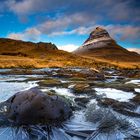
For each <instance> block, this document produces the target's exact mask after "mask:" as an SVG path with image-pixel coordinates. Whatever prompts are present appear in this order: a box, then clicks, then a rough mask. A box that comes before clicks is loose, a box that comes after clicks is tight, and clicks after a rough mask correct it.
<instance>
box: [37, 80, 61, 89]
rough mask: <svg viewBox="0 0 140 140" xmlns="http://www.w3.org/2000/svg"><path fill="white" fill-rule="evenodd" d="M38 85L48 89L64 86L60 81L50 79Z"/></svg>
mask: <svg viewBox="0 0 140 140" xmlns="http://www.w3.org/2000/svg"><path fill="white" fill-rule="evenodd" d="M38 84H39V85H40V86H48V87H53V86H60V85H62V83H61V81H59V80H58V79H52V78H48V79H45V80H42V81H40V82H38Z"/></svg>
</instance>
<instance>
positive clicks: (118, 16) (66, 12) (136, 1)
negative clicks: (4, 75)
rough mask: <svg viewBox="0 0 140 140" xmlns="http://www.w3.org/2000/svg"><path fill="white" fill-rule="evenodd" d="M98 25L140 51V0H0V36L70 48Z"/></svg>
mask: <svg viewBox="0 0 140 140" xmlns="http://www.w3.org/2000/svg"><path fill="white" fill-rule="evenodd" d="M97 26H101V27H103V28H105V29H106V30H107V31H108V32H109V33H110V35H111V37H112V38H114V39H115V40H116V41H117V42H118V44H120V45H121V46H123V47H125V48H128V49H130V50H132V51H137V52H139V53H140V0H0V37H1V38H12V39H17V40H25V41H33V42H40V41H42V42H52V43H54V44H56V45H57V47H58V48H59V49H62V50H66V51H73V50H75V49H76V48H78V47H79V46H81V45H82V44H83V42H84V41H85V40H86V39H87V37H88V36H89V33H90V32H91V31H92V30H94V29H95V28H96V27H97Z"/></svg>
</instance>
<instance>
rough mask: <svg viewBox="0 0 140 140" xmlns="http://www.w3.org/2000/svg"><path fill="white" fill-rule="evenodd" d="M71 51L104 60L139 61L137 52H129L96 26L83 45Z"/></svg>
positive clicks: (139, 56) (139, 57)
mask: <svg viewBox="0 0 140 140" xmlns="http://www.w3.org/2000/svg"><path fill="white" fill-rule="evenodd" d="M73 53H74V54H78V55H82V56H87V57H96V58H100V59H106V60H114V61H124V62H128V61H129V62H133V61H134V62H136V61H138V62H140V55H139V54H138V53H136V52H130V51H128V50H126V49H125V48H123V47H121V46H120V45H118V44H117V42H116V41H115V40H114V39H112V38H111V37H110V35H109V33H108V32H107V31H106V30H105V29H103V28H101V27H97V28H96V29H95V30H94V31H92V32H91V33H90V36H89V38H88V39H87V40H86V41H85V42H84V43H83V45H82V46H81V47H79V48H78V49H77V50H75V51H74V52H73Z"/></svg>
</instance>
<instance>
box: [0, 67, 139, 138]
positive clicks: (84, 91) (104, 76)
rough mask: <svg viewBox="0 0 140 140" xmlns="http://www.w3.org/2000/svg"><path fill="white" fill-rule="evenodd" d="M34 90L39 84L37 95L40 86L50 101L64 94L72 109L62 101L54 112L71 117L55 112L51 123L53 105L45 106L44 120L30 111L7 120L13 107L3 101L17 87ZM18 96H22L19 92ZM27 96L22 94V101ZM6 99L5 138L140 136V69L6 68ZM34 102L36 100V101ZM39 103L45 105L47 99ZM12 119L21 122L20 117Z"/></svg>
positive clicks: (2, 89)
mask: <svg viewBox="0 0 140 140" xmlns="http://www.w3.org/2000/svg"><path fill="white" fill-rule="evenodd" d="M32 90H35V91H36V90H37V95H38V92H39V93H41V98H42V96H43V98H49V100H47V102H51V100H52V99H53V100H54V98H55V99H56V97H58V98H59V101H60V102H59V105H60V106H61V107H60V108H63V105H64V104H65V103H66V105H67V109H66V110H67V111H68V109H70V110H71V111H70V112H71V113H70V114H69V113H68V114H69V115H68V114H67V113H66V112H65V110H62V111H60V108H59V106H58V105H57V106H55V105H56V104H53V105H52V106H54V108H55V112H52V114H51V115H52V117H53V116H55V115H56V116H57V115H58V114H59V113H60V112H61V113H62V114H63V115H64V116H63V117H66V116H67V115H68V116H69V117H66V119H60V121H59V122H57V123H56V121H55V117H54V120H53V123H52V122H51V123H46V121H45V120H46V119H48V118H47V116H48V114H49V113H50V112H51V110H52V109H51V107H49V109H50V110H49V109H47V110H45V112H46V114H43V115H44V117H45V116H46V118H45V120H43V121H42V120H41V121H35V122H34V121H33V122H34V123H31V122H32V120H33V119H31V118H30V119H28V115H27V114H26V117H25V119H24V117H22V123H9V118H8V121H7V119H5V118H4V117H3V114H4V113H5V111H6V109H7V108H6V105H5V104H3V103H5V101H8V99H11V97H14V96H15V93H24V94H25V93H26V92H29V91H32ZM16 95H18V94H16ZM22 95H23V94H22ZM44 96H45V97H44ZM46 96H47V97H46ZM50 97H51V98H52V99H51V98H50ZM17 98H18V99H19V97H18V96H17ZM15 99H16V98H15ZM18 99H17V101H18ZM39 100H40V98H39ZM24 101H25V100H24V99H23V98H22V100H21V102H24ZM40 101H41V103H42V102H43V101H42V100H40ZM0 102H1V104H0V107H1V108H0V140H19V139H20V140H45V139H48V140H84V139H86V140H91V139H95V140H123V139H129V140H131V139H132V140H133V139H140V71H139V70H133V71H132V70H114V69H105V70H102V71H98V70H95V69H86V68H85V69H83V68H65V69H62V68H52V69H48V68H46V69H28V70H27V69H0ZM15 103H16V100H15ZM61 103H62V104H61ZM63 103H64V104H63ZM32 104H35V105H36V102H33V103H32ZM48 104H49V105H50V104H51V103H48ZM39 105H41V107H42V104H39ZM37 106H38V105H37ZM47 106H48V105H47V104H43V107H45V108H47ZM12 107H13V108H14V109H13V110H15V111H17V110H18V109H15V106H11V108H12ZM30 107H31V106H30ZM33 107H34V106H33ZM20 109H21V106H20V107H19V110H20ZM24 109H25V112H26V108H24ZM31 109H32V107H31ZM33 109H36V107H34V108H33ZM57 109H58V110H59V111H58V113H57ZM13 110H12V111H13ZM19 110H18V111H19ZM18 113H19V112H18ZM22 113H23V112H22ZM53 113H54V114H53ZM23 114H25V113H23ZM31 114H32V113H31ZM31 114H30V115H31ZM37 114H38V115H39V117H40V115H42V114H41V113H40V112H39V111H36V114H35V115H33V116H32V115H31V116H32V118H35V119H37V120H38V117H37V118H36V115H37ZM12 115H13V114H12ZM12 115H11V116H12ZM17 116H18V115H17ZM58 116H59V115H58ZM12 117H13V116H12ZM20 117H21V116H19V118H20ZM12 121H13V122H16V121H17V119H13V120H12ZM24 121H25V122H27V123H23V122H24ZM55 123H56V125H54V124H55Z"/></svg>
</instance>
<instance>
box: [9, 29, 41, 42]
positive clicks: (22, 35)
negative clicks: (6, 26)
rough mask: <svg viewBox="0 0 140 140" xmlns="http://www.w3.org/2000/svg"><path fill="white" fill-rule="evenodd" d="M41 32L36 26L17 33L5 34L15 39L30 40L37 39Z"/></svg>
mask: <svg viewBox="0 0 140 140" xmlns="http://www.w3.org/2000/svg"><path fill="white" fill-rule="evenodd" d="M40 35H41V32H40V31H39V30H37V29H36V28H29V29H26V30H25V31H23V32H19V33H10V34H8V35H7V37H8V38H11V39H15V40H31V41H38V40H39V38H40Z"/></svg>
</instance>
